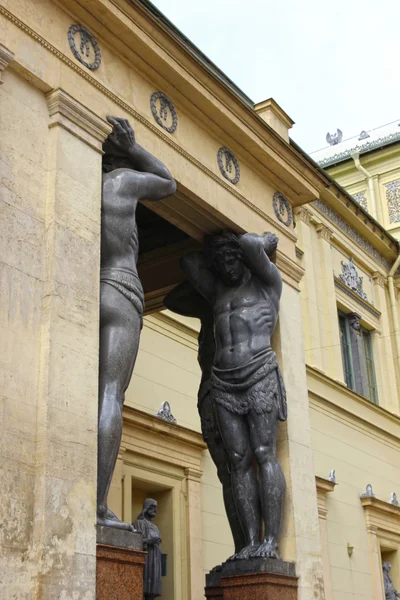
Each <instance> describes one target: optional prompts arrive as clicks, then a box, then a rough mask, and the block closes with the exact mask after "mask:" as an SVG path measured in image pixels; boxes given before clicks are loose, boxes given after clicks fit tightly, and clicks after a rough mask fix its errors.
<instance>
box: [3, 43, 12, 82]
mask: <svg viewBox="0 0 400 600" xmlns="http://www.w3.org/2000/svg"><path fill="white" fill-rule="evenodd" d="M13 60H14V52H11V50H9V49H8V48H6V46H4V45H3V44H0V85H1V84H2V83H4V81H3V79H2V75H3V71H5V69H6V68H7V67H8V65H9V64H10V62H12V61H13Z"/></svg>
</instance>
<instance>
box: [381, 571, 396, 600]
mask: <svg viewBox="0 0 400 600" xmlns="http://www.w3.org/2000/svg"><path fill="white" fill-rule="evenodd" d="M382 568H383V585H384V588H385V598H386V600H396V598H400V592H398V591H397V590H396V588H395V587H394V585H393V581H392V578H391V577H390V575H389V573H390V569H391V568H392V564H391V563H390V562H384V563H383V565H382Z"/></svg>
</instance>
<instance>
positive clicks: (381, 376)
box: [372, 271, 400, 414]
mask: <svg viewBox="0 0 400 600" xmlns="http://www.w3.org/2000/svg"><path fill="white" fill-rule="evenodd" d="M372 281H373V285H374V302H375V306H376V308H377V309H378V310H380V312H381V316H380V319H379V320H380V330H379V331H375V332H373V334H372V351H373V355H374V366H375V373H376V380H377V385H378V402H379V404H380V406H382V407H383V408H386V409H387V410H390V411H391V412H394V413H395V414H399V413H400V398H399V391H398V388H397V384H396V360H395V352H394V340H392V343H390V341H391V335H392V334H393V331H392V328H391V327H392V326H391V322H390V321H391V315H390V302H389V298H388V294H387V290H386V278H385V277H384V276H383V275H382V274H381V273H379V272H377V271H376V272H375V273H373V274H372Z"/></svg>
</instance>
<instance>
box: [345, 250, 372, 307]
mask: <svg viewBox="0 0 400 600" xmlns="http://www.w3.org/2000/svg"><path fill="white" fill-rule="evenodd" d="M341 265H342V272H341V274H340V275H339V279H340V280H341V281H343V283H344V284H345V285H347V287H349V288H350V289H351V290H353V292H356V294H358V295H359V296H361V298H363V300H366V299H367V294H366V293H365V292H364V290H363V278H362V277H360V276H359V275H358V273H357V269H356V267H355V264H354V262H353V258H352V257H350V259H349V262H347V263H345V262H344V261H343V260H342V261H341Z"/></svg>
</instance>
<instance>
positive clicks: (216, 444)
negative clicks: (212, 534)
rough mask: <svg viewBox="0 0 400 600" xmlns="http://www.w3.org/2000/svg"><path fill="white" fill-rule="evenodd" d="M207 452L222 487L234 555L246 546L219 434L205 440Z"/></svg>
mask: <svg viewBox="0 0 400 600" xmlns="http://www.w3.org/2000/svg"><path fill="white" fill-rule="evenodd" d="M207 444H208V450H209V452H210V455H211V458H212V459H213V461H214V464H215V466H216V467H217V474H218V479H219V480H220V482H221V485H222V493H223V498H224V506H225V512H226V516H227V517H228V521H229V525H230V528H231V531H232V536H233V541H234V544H235V553H238V552H240V550H242V548H244V546H245V545H246V541H245V538H244V534H243V530H242V526H241V524H240V521H239V517H238V514H237V510H236V505H235V499H234V496H233V489H232V478H231V472H230V461H229V456H228V453H227V451H226V450H225V446H224V443H223V441H222V438H221V436H220V435H219V433H217V432H215V433H214V435H212V436H210V438H209V439H208V440H207Z"/></svg>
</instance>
